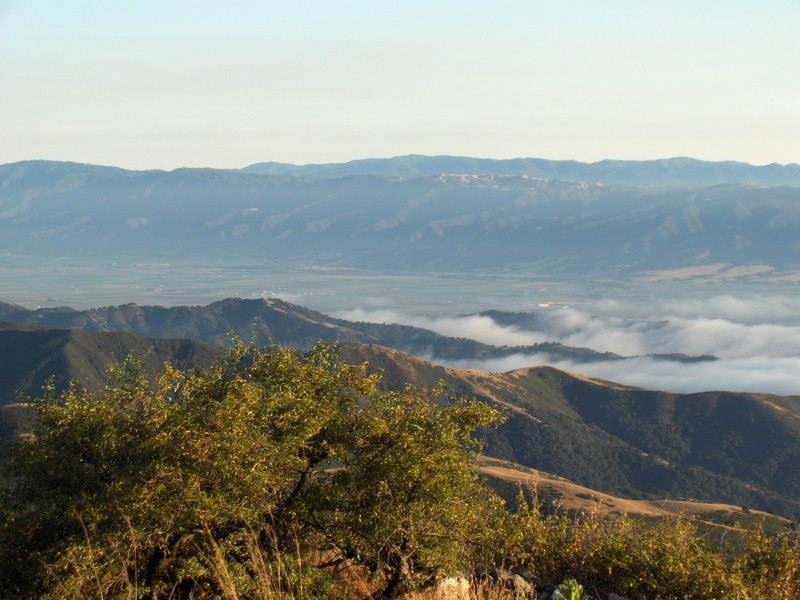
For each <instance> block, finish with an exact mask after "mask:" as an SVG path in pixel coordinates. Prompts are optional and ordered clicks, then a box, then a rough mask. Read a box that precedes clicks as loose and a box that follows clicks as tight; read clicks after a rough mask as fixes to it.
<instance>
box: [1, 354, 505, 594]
mask: <svg viewBox="0 0 800 600" xmlns="http://www.w3.org/2000/svg"><path fill="white" fill-rule="evenodd" d="M377 381H378V379H377V377H375V376H372V375H368V374H367V372H366V366H365V365H346V364H343V363H341V362H339V361H338V359H337V358H336V355H335V352H334V350H333V349H332V348H331V347H329V346H326V345H319V346H317V347H316V348H314V349H313V350H312V351H311V352H310V353H308V354H307V355H301V354H299V353H297V352H294V351H291V350H289V349H286V348H278V347H275V348H269V349H267V350H266V351H259V350H257V349H255V348H253V347H252V346H245V345H242V344H236V345H235V346H234V347H233V348H232V350H231V351H230V352H229V353H228V354H227V356H226V358H225V360H224V362H222V363H220V364H218V365H215V366H212V367H210V368H208V369H204V370H198V371H191V372H183V371H179V370H177V369H174V368H172V367H170V366H165V367H164V370H163V372H162V373H161V375H160V377H159V378H158V382H157V385H156V386H155V387H151V386H150V385H149V384H148V383H147V380H146V378H145V376H144V373H143V372H142V369H141V365H139V364H138V363H136V361H133V360H128V361H126V362H125V363H123V364H121V365H117V366H116V367H114V369H113V370H112V372H111V373H110V378H109V381H108V385H107V387H106V389H105V391H104V393H102V394H99V395H91V394H88V393H86V392H84V391H82V390H80V389H79V388H77V387H74V386H73V387H72V388H71V389H70V390H69V391H67V392H66V393H64V394H63V395H61V396H60V397H58V398H53V397H47V398H45V399H44V400H43V401H41V402H39V403H38V404H37V406H38V414H39V426H38V427H37V430H36V432H35V434H36V435H35V439H34V440H33V441H30V442H26V443H19V444H17V446H16V447H15V448H14V449H12V451H11V452H10V455H9V456H10V460H8V461H7V463H6V465H5V472H4V481H5V482H6V483H5V486H4V489H3V495H2V498H1V500H2V504H1V507H2V521H1V522H0V525H1V526H2V528H0V587H2V589H3V590H4V591H6V593H7V596H10V597H13V596H15V595H16V596H19V597H29V596H36V595H48V594H49V595H50V596H51V597H54V598H55V597H60V598H65V597H75V598H78V597H85V598H100V597H104V598H109V597H117V596H119V597H130V596H134V597H144V596H148V597H153V598H160V597H171V598H184V597H190V596H193V595H194V596H197V595H201V594H205V595H206V596H208V597H225V598H234V597H238V594H244V597H259V594H261V592H259V594H257V593H256V591H254V590H258V589H261V590H262V591H263V590H264V589H271V588H270V585H271V586H272V587H273V588H276V589H272V592H278V591H282V592H283V593H290V592H292V591H293V590H294V589H295V588H296V584H297V583H298V581H301V580H305V581H306V582H308V581H311V580H314V581H316V583H315V584H314V585H315V586H316V587H317V588H320V586H321V587H322V588H324V586H323V585H322V583H321V582H323V581H324V580H325V578H324V577H322V576H321V574H316V575H313V576H312V572H310V571H308V570H307V569H305V568H300V567H299V566H298V567H297V568H288V567H287V566H286V565H291V564H294V563H292V561H287V560H286V556H292V557H297V560H296V562H297V565H300V564H301V558H300V557H301V555H302V553H303V552H305V551H306V550H307V549H308V548H312V547H316V548H318V549H321V550H331V551H335V552H336V553H337V554H336V559H337V560H345V559H351V558H355V559H358V560H362V561H365V562H366V563H367V564H369V565H370V566H371V567H372V568H373V569H374V570H375V571H376V572H378V573H380V574H381V575H383V576H384V578H385V582H386V585H387V586H389V587H393V588H396V587H398V586H399V585H400V584H406V585H413V584H415V583H416V582H417V581H418V579H417V578H415V576H417V575H419V574H424V575H426V576H431V575H432V574H434V573H435V572H436V570H437V569H438V568H440V567H442V566H451V565H454V564H455V563H456V562H459V561H464V560H466V559H467V555H468V554H469V551H468V549H467V546H469V543H470V542H469V535H470V533H469V532H470V527H469V526H466V527H462V526H461V525H463V523H459V526H458V527H457V526H456V522H457V520H458V518H459V516H458V515H459V512H458V511H459V507H460V506H461V505H462V503H467V504H476V500H475V498H477V497H480V494H475V491H476V489H477V484H476V476H475V475H474V474H473V472H472V462H473V453H474V451H475V450H476V449H477V446H476V444H475V442H473V441H472V438H471V436H470V433H471V431H472V430H473V429H474V428H475V427H478V426H482V425H487V424H489V423H491V422H492V421H493V420H494V419H495V417H496V413H495V412H494V411H493V410H491V409H489V408H488V407H486V406H485V405H482V404H478V403H466V402H459V403H455V402H453V403H448V404H446V405H445V406H436V405H434V404H433V403H432V402H431V401H430V396H431V392H426V391H424V390H414V389H411V388H408V389H406V390H404V391H402V392H397V393H379V392H377V391H376V383H377ZM483 496H485V497H487V498H489V497H490V495H488V494H483ZM477 509H478V508H477V505H476V510H477ZM472 524H473V526H475V525H476V524H477V522H476V521H475V519H473V522H472ZM301 544H302V546H303V548H301ZM457 547H462V548H463V551H459V552H453V549H454V548H457ZM451 558H454V559H455V560H451ZM299 574H303V578H301V579H298V577H299ZM265 577H266V578H267V579H269V580H270V581H271V582H272V584H268V583H267V582H265V581H263V579H264V578H265ZM275 582H279V584H276V583H275ZM295 591H296V590H295ZM307 591H308V590H307ZM262 595H263V594H262ZM302 595H303V596H304V597H308V595H309V594H308V593H303V594H302Z"/></svg>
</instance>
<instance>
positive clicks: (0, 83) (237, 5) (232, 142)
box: [0, 0, 800, 169]
mask: <svg viewBox="0 0 800 600" xmlns="http://www.w3.org/2000/svg"><path fill="white" fill-rule="evenodd" d="M410 153H417V154H456V155H470V156H479V157H493V158H510V157H522V156H535V157H542V158H557V159H576V160H585V161H594V160H600V159H603V158H620V159H650V158H664V157H670V156H694V157H697V158H702V159H708V160H723V159H732V160H742V161H747V162H752V163H756V164H764V163H769V162H780V163H788V162H800V0H783V1H782V0H762V1H760V2H755V1H748V2H744V1H739V0H724V1H722V0H693V1H682V0H664V1H658V0H649V1H644V0H637V1H634V0H548V1H534V0H528V1H511V0H509V1H503V0H494V1H491V2H490V1H488V0H485V1H480V2H479V1H476V0H460V1H458V2H456V1H451V2H436V1H434V0H428V1H418V0H405V1H404V2H389V1H388V0H387V1H384V0H363V1H343V0H326V1H303V0H294V1H288V0H287V1H284V2H275V1H249V0H248V1H245V0H241V1H236V0H227V1H225V2H221V1H220V2H210V1H204V0H191V1H169V0H159V1H150V0H135V1H122V0H120V1H115V0H53V1H43V0H42V1H37V0H0V163H7V162H13V161H17V160H26V159H35V158H45V159H55V160H74V161H78V162H91V163H98V164H110V165H117V166H122V167H127V168H165V169H169V168H174V167H178V166H210V167H241V166H245V165H247V164H250V163H254V162H260V161H267V160H276V161H284V162H293V163H309V162H338V161H346V160H351V159H355V158H366V157H385V156H395V155H402V154H410Z"/></svg>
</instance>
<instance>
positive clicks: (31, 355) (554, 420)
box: [0, 325, 800, 518]
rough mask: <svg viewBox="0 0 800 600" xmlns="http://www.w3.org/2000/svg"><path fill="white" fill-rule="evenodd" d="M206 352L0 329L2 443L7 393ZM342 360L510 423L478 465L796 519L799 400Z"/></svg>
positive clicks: (369, 353)
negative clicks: (495, 463) (130, 361)
mask: <svg viewBox="0 0 800 600" xmlns="http://www.w3.org/2000/svg"><path fill="white" fill-rule="evenodd" d="M219 352H220V351H219V350H215V349H213V348H211V347H209V346H206V345H204V344H199V343H197V342H191V341H185V340H184V341H180V340H156V339H148V338H142V337H139V336H134V335H132V334H128V333H108V332H98V333H89V332H82V331H69V330H48V329H41V328H38V327H31V326H19V325H6V326H5V328H4V329H2V330H0V364H2V365H3V369H2V372H0V399H2V401H3V402H4V403H7V404H6V406H5V407H4V408H3V416H4V419H3V421H4V426H3V429H4V432H5V434H6V435H9V434H10V433H11V431H13V430H15V429H16V430H17V431H19V430H20V428H22V429H24V427H25V426H26V411H25V410H24V407H21V406H20V405H19V404H17V403H15V402H14V399H15V392H22V393H25V394H33V395H37V394H38V392H39V390H40V389H41V385H42V383H44V381H45V380H46V378H47V377H48V376H53V377H54V382H55V383H56V385H57V386H58V387H62V388H63V386H64V385H66V382H67V380H69V379H77V380H79V381H80V382H81V383H82V384H83V385H84V386H86V387H89V388H94V389H97V388H98V387H99V386H100V385H101V382H102V375H103V372H104V370H105V368H106V366H107V365H108V363H109V362H110V361H112V360H115V359H117V360H119V359H121V358H124V356H126V355H128V354H133V355H134V356H138V357H140V358H143V359H144V361H145V365H146V367H147V368H148V370H150V372H155V371H156V370H157V369H158V368H159V367H160V366H161V365H162V364H163V363H164V362H165V361H171V362H174V363H176V364H178V365H179V366H189V365H194V364H207V363H208V362H210V361H212V360H214V358H215V357H218V356H219ZM340 353H341V356H342V358H343V359H344V360H348V361H351V362H362V361H366V362H368V363H369V364H370V368H371V369H374V370H379V371H381V372H382V373H383V382H382V385H383V386H384V388H385V389H398V388H402V387H403V386H405V385H406V384H409V383H410V384H413V385H418V386H432V385H434V384H436V382H438V381H440V380H441V381H444V383H445V385H446V390H447V393H448V394H455V395H458V396H467V397H476V398H479V399H482V400H484V401H486V402H489V403H490V404H493V405H494V406H496V407H498V408H499V409H501V410H503V411H504V412H505V413H506V415H507V420H506V421H505V423H503V424H502V425H501V426H500V427H498V428H496V429H492V430H488V431H485V432H484V433H483V434H482V435H483V436H484V437H485V439H486V448H485V453H486V455H487V456H490V457H493V458H496V459H503V460H507V461H511V462H513V463H516V464H518V465H521V466H522V467H524V468H530V469H536V470H540V471H544V472H546V473H550V474H553V475H556V476H559V477H564V478H567V479H569V480H571V481H573V482H575V483H577V484H579V485H583V486H586V487H589V488H592V489H595V490H601V491H602V492H604V493H608V494H612V495H615V496H624V497H629V498H638V499H646V498H666V497H669V498H673V499H693V500H700V501H704V502H714V503H717V502H724V503H728V504H734V505H737V506H747V507H752V508H754V509H762V510H770V511H772V512H775V513H777V514H781V515H786V516H789V517H792V518H797V517H798V516H800V501H798V498H800V398H797V397H780V396H768V395H764V394H735V393H726V392H708V393H704V394H691V395H686V394H670V393H666V392H654V391H649V390H642V389H637V388H631V387H626V386H621V385H617V384H614V383H611V382H606V381H600V380H592V379H588V378H586V377H582V376H580V375H575V374H571V373H566V372H564V371H559V370H556V369H553V368H549V367H534V368H529V369H522V370H518V371H512V372H509V373H491V372H486V371H475V370H463V369H452V368H445V367H439V366H435V365H432V364H430V363H427V362H425V361H422V360H420V359H418V358H415V357H413V356H410V355H408V354H406V353H403V352H400V351H398V350H394V349H390V348H386V347H384V346H379V345H376V344H351V343H348V344H343V345H342V346H341V348H340Z"/></svg>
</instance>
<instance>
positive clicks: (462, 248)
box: [0, 157, 800, 281]
mask: <svg viewBox="0 0 800 600" xmlns="http://www.w3.org/2000/svg"><path fill="white" fill-rule="evenodd" d="M528 162H530V161H528ZM528 162H526V161H524V160H522V161H518V162H515V161H499V162H490V163H487V162H485V161H478V160H477V159H475V160H472V159H471V160H467V159H455V158H453V159H448V158H447V157H431V158H426V157H406V158H405V159H396V160H394V161H388V162H381V161H378V163H375V164H380V165H383V166H384V167H386V168H388V166H387V165H395V167H396V169H397V170H399V171H403V169H400V166H401V165H403V164H406V163H409V164H413V165H415V167H414V168H415V169H418V171H414V172H413V173H416V172H418V173H421V174H420V175H416V174H413V173H412V175H411V176H408V177H406V176H394V175H392V176H387V175H375V174H364V173H369V171H370V169H369V168H360V166H359V165H355V166H353V165H352V164H350V167H348V168H349V169H351V170H353V173H355V174H352V175H347V176H337V175H338V174H339V173H340V171H338V170H334V169H333V168H332V167H331V168H330V169H323V170H322V171H321V172H320V173H317V172H316V171H314V170H313V169H312V170H311V172H312V173H313V174H314V175H313V176H312V175H305V174H304V173H305V171H304V170H303V168H299V167H298V169H299V170H293V169H288V168H287V169H283V170H282V169H281V168H278V167H274V166H273V167H270V168H269V169H266V167H258V168H257V167H256V166H253V167H250V168H248V169H245V170H212V169H177V170H175V171H170V172H164V171H126V170H123V169H118V168H110V167H100V166H93V165H81V164H75V163H56V162H46V161H31V162H23V163H14V164H7V165H2V166H0V225H2V229H1V231H2V234H0V256H4V257H6V260H7V261H8V262H13V260H14V259H15V258H19V257H26V258H29V259H31V260H33V261H34V262H35V261H36V260H38V261H41V260H47V261H52V260H53V258H58V259H64V260H69V259H81V260H86V261H95V262H98V261H99V262H101V263H102V264H106V265H108V264H117V263H119V264H128V263H131V262H136V261H165V262H170V261H175V262H184V263H190V264H196V265H203V264H208V263H209V262H212V261H217V262H221V263H226V261H227V263H230V264H231V265H233V264H238V265H242V264H249V265H256V267H257V266H258V265H262V266H264V267H267V266H273V267H274V266H277V265H284V266H286V267H292V266H293V267H295V268H299V267H309V266H322V267H326V268H338V269H357V270H363V271H369V272H382V273H386V272H392V273H399V272H411V273H419V272H428V273H430V272H443V271H444V272H459V273H478V272H483V273H486V272H498V270H499V272H511V273H533V274H538V275H543V276H545V275H549V276H556V277H558V276H571V277H583V276H589V275H591V276H592V277H606V278H618V279H624V278H640V279H647V278H650V279H653V278H656V279H657V278H669V277H691V276H698V275H703V276H714V277H716V278H717V279H721V280H740V279H746V280H756V281H776V280H784V281H785V280H790V281H791V280H794V279H795V278H796V277H797V276H798V275H797V274H798V272H800V259H798V258H797V257H798V256H800V254H798V253H797V252H794V251H793V249H796V246H797V243H798V241H797V236H796V230H797V226H798V225H800V187H797V186H798V185H800V176H798V175H796V173H797V171H798V170H800V167H798V165H788V166H785V167H781V166H778V165H774V166H768V167H750V166H747V165H740V164H738V163H720V164H717V163H700V162H699V161H691V160H686V159H674V160H670V161H656V162H654V163H650V162H647V163H641V164H639V163H636V164H634V165H633V166H631V165H629V164H628V163H620V164H616V163H614V162H613V161H611V162H609V163H593V164H592V165H580V164H579V163H569V165H571V167H570V168H569V169H567V166H568V165H564V164H561V163H551V162H546V164H545V165H544V166H541V168H542V169H544V168H545V166H547V169H545V171H546V173H545V174H546V175H548V176H554V177H561V176H563V177H569V179H543V178H541V177H539V176H538V175H529V174H527V173H525V174H519V172H520V171H522V170H524V168H523V167H524V165H526V164H528ZM372 164H373V163H368V164H367V167H370V165H372ZM531 164H539V163H537V162H536V161H533V162H531ZM484 165H489V166H491V167H493V168H495V170H497V171H502V174H499V173H494V172H489V173H484V172H482V171H480V169H481V168H483V166H484ZM446 166H453V167H454V168H456V167H464V168H467V167H472V168H475V169H479V170H478V171H474V172H469V173H467V174H464V173H441V172H439V173H438V174H436V175H431V174H429V173H433V172H437V171H439V170H440V169H441V168H443V167H446ZM601 166H603V169H605V170H602V169H601V170H600V171H597V170H598V169H600V167H601ZM623 167H625V168H623ZM344 168H345V167H342V169H344ZM370 168H371V167H370ZM381 168H383V167H381ZM393 168H394V167H393ZM264 169H266V170H268V171H270V173H271V174H263V173H261V172H258V171H261V170H264ZM309 169H311V167H309ZM687 169H688V171H687ZM345 170H346V169H345ZM373 170H375V169H373ZM485 170H486V171H489V170H490V169H489V168H488V167H486V168H485ZM617 170H619V172H630V173H639V174H640V175H639V176H637V177H640V178H641V179H642V180H643V181H644V179H645V178H646V177H647V181H649V182H650V183H649V184H647V185H646V186H644V187H636V186H633V185H630V183H629V182H626V183H619V182H618V180H617V179H615V178H614V177H611V176H609V177H607V178H606V179H607V181H609V182H611V183H605V182H603V181H598V176H595V175H596V174H595V171H597V172H598V173H600V174H601V173H602V172H606V171H607V172H608V173H615V172H617ZM378 171H380V169H378ZM508 171H510V173H508ZM662 171H663V172H665V173H683V172H708V173H711V174H712V175H713V176H709V177H706V178H705V179H703V178H700V179H701V180H702V181H701V184H699V185H695V184H692V185H690V186H687V185H685V184H681V185H680V186H677V187H676V186H675V185H673V184H670V185H666V183H669V182H673V181H674V180H677V179H675V178H672V179H670V178H669V177H667V178H666V179H664V178H659V177H658V176H656V175H650V174H651V173H656V174H657V173H661V172H662ZM403 172H405V171H403ZM409 172H411V171H409ZM773 172H774V173H776V174H778V175H776V176H775V177H772V176H769V177H768V176H767V175H763V176H762V175H761V174H766V173H773ZM276 173H277V174H276ZM326 173H327V175H326V176H327V177H328V178H324V179H323V178H320V177H321V176H322V175H324V174H326ZM756 174H759V175H756ZM581 177H582V178H583V179H579V178H581ZM675 177H676V178H677V175H676V176H675ZM631 178H632V179H636V177H634V176H631ZM678 179H680V178H678ZM712 181H713V182H719V183H714V184H713V185H711V182H712ZM764 181H767V182H769V184H770V186H771V187H766V186H765V184H764V183H763V182H764ZM754 182H755V183H754ZM775 183H780V184H781V186H780V187H774V184H775ZM787 184H791V185H787ZM642 185H644V184H642ZM254 268H255V267H254Z"/></svg>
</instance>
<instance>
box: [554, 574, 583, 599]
mask: <svg viewBox="0 0 800 600" xmlns="http://www.w3.org/2000/svg"><path fill="white" fill-rule="evenodd" d="M558 589H559V590H560V591H561V594H562V595H563V596H564V598H566V600H585V599H586V598H587V596H586V595H585V594H584V593H583V586H582V585H581V584H580V583H578V582H577V580H575V579H574V578H573V577H568V578H567V579H565V580H564V583H562V584H561V585H560V586H558Z"/></svg>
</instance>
